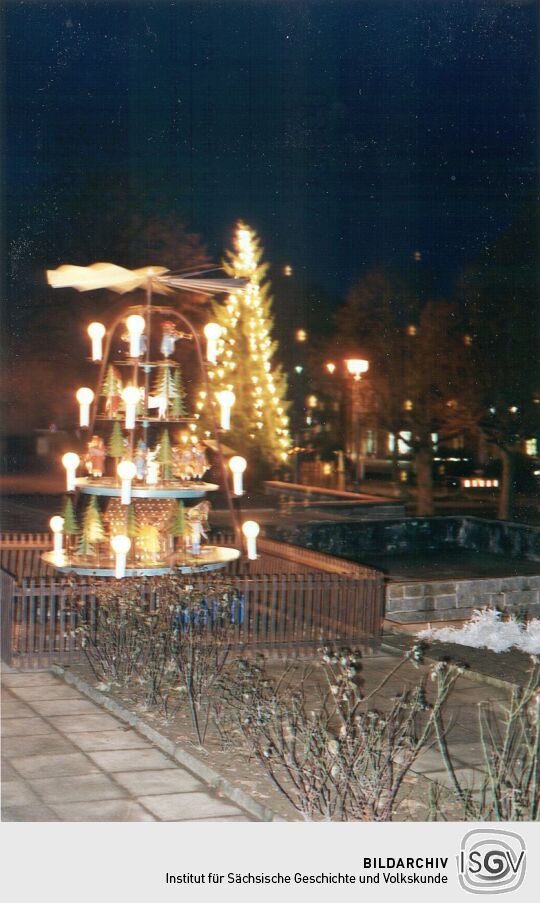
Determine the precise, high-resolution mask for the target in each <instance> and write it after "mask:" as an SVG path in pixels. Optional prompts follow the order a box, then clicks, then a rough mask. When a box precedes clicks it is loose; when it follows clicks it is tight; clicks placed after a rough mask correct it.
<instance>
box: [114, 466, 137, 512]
mask: <svg viewBox="0 0 540 903" xmlns="http://www.w3.org/2000/svg"><path fill="white" fill-rule="evenodd" d="M116 471H117V473H118V476H119V477H120V479H121V481H122V495H121V504H122V505H129V504H130V502H131V481H132V480H133V479H135V476H136V474H137V468H136V467H135V464H134V463H133V461H120V464H119V465H118V467H117V468H116Z"/></svg>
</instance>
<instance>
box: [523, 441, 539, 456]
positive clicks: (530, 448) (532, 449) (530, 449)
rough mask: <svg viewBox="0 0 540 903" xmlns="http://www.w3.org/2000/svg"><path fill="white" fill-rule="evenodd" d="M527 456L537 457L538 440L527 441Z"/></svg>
mask: <svg viewBox="0 0 540 903" xmlns="http://www.w3.org/2000/svg"><path fill="white" fill-rule="evenodd" d="M525 454H526V455H532V456H533V457H536V455H537V454H538V439H526V440H525Z"/></svg>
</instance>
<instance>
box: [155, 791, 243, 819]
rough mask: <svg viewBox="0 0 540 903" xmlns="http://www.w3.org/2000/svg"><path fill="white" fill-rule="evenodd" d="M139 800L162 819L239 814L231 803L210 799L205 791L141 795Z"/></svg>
mask: <svg viewBox="0 0 540 903" xmlns="http://www.w3.org/2000/svg"><path fill="white" fill-rule="evenodd" d="M139 802H140V803H142V805H143V806H144V807H145V809H149V810H150V812H152V813H153V814H154V815H157V816H158V818H160V819H161V820H162V821H191V820H192V819H193V818H201V817H206V818H213V817H214V816H217V817H219V816H221V815H241V814H242V813H241V811H240V809H238V808H237V807H236V806H233V805H232V803H228V802H223V801H222V800H217V799H212V798H211V797H210V796H208V794H206V793H168V794H167V795H166V796H141V797H139Z"/></svg>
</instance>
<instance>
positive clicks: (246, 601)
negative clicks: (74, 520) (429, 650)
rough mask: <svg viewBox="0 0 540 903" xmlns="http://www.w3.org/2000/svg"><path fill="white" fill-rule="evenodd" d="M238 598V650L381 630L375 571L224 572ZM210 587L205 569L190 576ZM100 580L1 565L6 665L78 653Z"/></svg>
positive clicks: (305, 644)
mask: <svg viewBox="0 0 540 903" xmlns="http://www.w3.org/2000/svg"><path fill="white" fill-rule="evenodd" d="M226 579H227V583H228V585H229V587H230V588H231V589H232V590H234V592H235V594H236V596H237V598H238V600H239V603H238V607H237V612H238V613H237V615H236V617H235V620H234V640H233V644H234V646H235V648H237V649H238V650H249V649H255V648H257V649H265V650H267V651H280V652H283V651H284V650H286V649H293V648H299V647H302V648H310V647H311V648H313V647H319V646H320V645H321V644H325V643H331V644H333V643H347V644H351V643H355V642H361V641H366V639H368V638H373V637H375V636H377V635H378V634H379V633H380V626H381V622H382V617H383V586H382V579H381V577H380V575H374V576H372V577H364V578H354V577H347V576H343V575H340V574H321V573H319V574H316V573H313V574H269V575H264V574H255V575H253V576H234V575H232V576H229V577H227V578H226ZM189 580H190V582H191V583H194V584H195V585H196V586H200V587H205V586H208V587H209V593H211V592H212V589H211V582H210V583H209V581H208V577H205V576H204V575H200V576H197V577H190V578H189ZM99 582H100V581H99V580H95V581H94V582H93V583H82V582H80V583H78V584H77V585H76V587H75V588H73V587H72V586H70V584H69V582H68V581H58V580H55V579H54V578H53V579H51V578H47V577H42V578H40V579H34V578H23V580H22V581H20V582H16V581H15V579H14V578H13V577H12V576H11V575H9V574H8V573H7V572H5V571H2V572H1V579H0V591H1V593H2V599H1V611H2V658H3V660H4V661H5V662H6V663H7V664H8V665H10V666H11V667H16V668H26V669H27V668H43V667H47V666H48V665H50V664H52V663H54V662H68V661H70V660H73V659H74V658H78V657H79V655H80V649H79V640H78V635H77V634H76V633H74V631H75V630H76V628H77V626H78V625H79V623H80V617H81V611H84V618H85V620H86V619H89V621H90V623H95V619H96V613H97V606H98V605H99Z"/></svg>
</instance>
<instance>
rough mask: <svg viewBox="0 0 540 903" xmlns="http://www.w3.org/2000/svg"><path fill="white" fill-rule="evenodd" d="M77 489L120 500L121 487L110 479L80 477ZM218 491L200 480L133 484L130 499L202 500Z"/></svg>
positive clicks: (116, 481) (210, 484)
mask: <svg viewBox="0 0 540 903" xmlns="http://www.w3.org/2000/svg"><path fill="white" fill-rule="evenodd" d="M75 483H76V486H77V489H78V490H79V491H80V492H82V493H84V494H85V495H99V496H104V497H105V496H106V497H109V498H111V497H112V498H120V496H121V495H122V489H121V486H120V485H119V483H118V480H115V479H113V478H112V477H100V478H99V479H94V480H93V479H91V478H90V477H80V478H79V479H77V480H76V481H75ZM217 489H219V486H218V485H217V484H216V483H205V482H203V481H202V480H193V481H190V480H161V481H160V482H159V483H156V485H155V486H148V485H147V484H145V483H140V484H137V483H133V484H132V486H131V497H132V498H134V499H202V498H204V496H205V495H206V493H207V492H215V491H216V490H217Z"/></svg>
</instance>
